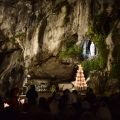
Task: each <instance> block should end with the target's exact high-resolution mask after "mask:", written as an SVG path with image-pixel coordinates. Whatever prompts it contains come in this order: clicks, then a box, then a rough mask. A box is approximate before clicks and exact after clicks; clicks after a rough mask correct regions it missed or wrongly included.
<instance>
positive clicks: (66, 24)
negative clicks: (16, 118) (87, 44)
mask: <svg viewBox="0 0 120 120" xmlns="http://www.w3.org/2000/svg"><path fill="white" fill-rule="evenodd" d="M104 3H108V13H109V14H108V17H112V16H111V15H113V12H115V13H116V11H117V13H116V14H117V15H116V16H119V14H120V8H119V7H120V6H118V5H119V0H118V1H117V0H39V1H37V0H0V73H1V74H0V85H1V86H2V87H0V88H1V91H6V86H8V87H7V88H8V89H10V88H11V87H12V86H13V85H21V84H22V81H23V79H24V77H25V76H26V75H27V74H30V75H31V77H33V78H48V79H51V78H52V77H53V76H55V79H56V80H67V79H70V78H71V77H72V76H73V75H74V72H73V71H74V70H75V66H76V64H75V63H69V64H66V63H65V64H63V63H62V62H61V61H60V60H59V59H58V53H59V52H60V51H61V50H62V47H63V45H64V42H65V41H66V40H67V39H68V38H69V37H70V36H74V35H76V36H77V40H76V42H77V43H78V44H80V43H81V41H83V40H86V39H89V38H88V36H87V33H88V29H89V27H90V26H91V25H93V24H94V17H95V15H96V14H98V13H100V12H101V11H102V10H103V7H104ZM115 21H117V22H116V25H115V27H117V31H116V33H115V34H119V32H120V29H119V28H120V27H119V26H120V21H119V19H118V17H115ZM110 22H112V21H109V23H110ZM107 25H108V24H107ZM109 26H110V24H109V25H108V27H109ZM108 32H109V33H110V34H112V33H113V31H111V30H109V31H108ZM109 36H110V35H108V39H107V43H108V44H114V40H113V39H114V37H110V39H109ZM113 47H114V45H113ZM112 51H113V49H111V52H110V56H109V60H108V63H109V62H110V60H111V59H114V58H113V55H112ZM117 59H119V58H117ZM110 64H111V62H110V63H109V64H108V66H109V69H110V66H111V65H110ZM53 78H54V77H53ZM9 79H11V80H9ZM10 81H13V82H12V83H11V82H10Z"/></svg>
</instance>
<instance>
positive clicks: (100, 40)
mask: <svg viewBox="0 0 120 120" xmlns="http://www.w3.org/2000/svg"><path fill="white" fill-rule="evenodd" d="M89 36H90V37H91V39H92V40H93V42H94V43H95V45H96V47H97V48H98V53H99V54H98V60H99V63H98V64H99V66H100V68H101V69H104V68H105V67H106V63H107V58H108V53H109V49H108V47H107V44H106V42H105V39H106V36H105V34H103V33H101V34H100V33H99V34H98V33H95V32H94V30H93V28H90V29H89Z"/></svg>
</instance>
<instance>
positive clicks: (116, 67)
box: [109, 63, 120, 80]
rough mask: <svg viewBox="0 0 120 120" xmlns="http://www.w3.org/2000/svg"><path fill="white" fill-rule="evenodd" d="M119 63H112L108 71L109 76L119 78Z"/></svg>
mask: <svg viewBox="0 0 120 120" xmlns="http://www.w3.org/2000/svg"><path fill="white" fill-rule="evenodd" d="M119 73H120V63H118V64H116V65H114V66H113V67H112V69H111V71H110V74H109V78H114V79H118V80H120V76H119Z"/></svg>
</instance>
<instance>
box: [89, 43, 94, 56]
mask: <svg viewBox="0 0 120 120" xmlns="http://www.w3.org/2000/svg"><path fill="white" fill-rule="evenodd" d="M90 55H91V57H92V56H95V45H94V43H93V42H92V43H91V45H90Z"/></svg>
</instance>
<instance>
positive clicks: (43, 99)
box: [39, 97, 46, 106]
mask: <svg viewBox="0 0 120 120" xmlns="http://www.w3.org/2000/svg"><path fill="white" fill-rule="evenodd" d="M45 104H46V99H45V98H44V97H40V99H39V105H40V106H41V105H45Z"/></svg>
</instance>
